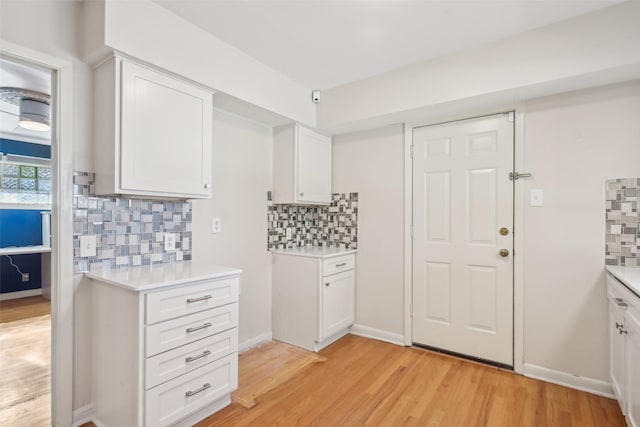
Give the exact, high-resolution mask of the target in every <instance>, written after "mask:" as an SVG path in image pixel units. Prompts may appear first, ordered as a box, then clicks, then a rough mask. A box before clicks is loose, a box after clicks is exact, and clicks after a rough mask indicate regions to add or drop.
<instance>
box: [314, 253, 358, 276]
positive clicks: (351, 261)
mask: <svg viewBox="0 0 640 427" xmlns="http://www.w3.org/2000/svg"><path fill="white" fill-rule="evenodd" d="M355 265H356V257H355V255H353V254H351V255H344V256H339V257H335V258H329V259H325V260H324V261H322V275H323V276H329V275H331V274H336V273H341V272H343V271H348V270H353V269H354V268H355Z"/></svg>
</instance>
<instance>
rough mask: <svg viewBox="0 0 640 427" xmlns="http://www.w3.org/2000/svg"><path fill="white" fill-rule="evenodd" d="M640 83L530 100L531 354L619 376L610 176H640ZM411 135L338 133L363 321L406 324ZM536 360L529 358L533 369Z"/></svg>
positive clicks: (338, 170)
mask: <svg viewBox="0 0 640 427" xmlns="http://www.w3.org/2000/svg"><path fill="white" fill-rule="evenodd" d="M639 111H640V81H637V82H631V83H626V84H619V85H613V86H607V87H602V88H596V89H588V90H582V91H578V92H571V93H566V94H562V95H555V96H551V97H545V98H538V99H534V100H530V101H528V102H527V103H526V114H525V125H524V128H525V135H524V137H525V140H524V145H525V153H524V157H525V164H524V170H523V171H521V172H531V173H533V178H532V179H531V180H527V181H524V182H522V181H521V182H522V185H524V186H525V188H526V189H527V191H526V194H527V196H528V189H532V188H541V189H543V190H544V192H545V193H544V200H545V206H543V207H529V206H526V207H525V208H524V223H525V228H524V259H523V261H522V262H523V263H524V299H525V301H524V323H525V330H524V347H525V348H524V361H525V364H526V365H534V366H537V367H543V368H547V369H552V370H555V371H560V372H565V373H569V374H572V375H577V376H581V377H587V378H591V379H595V380H600V381H608V379H607V363H608V353H607V345H608V341H607V339H608V335H607V333H608V332H607V330H608V329H607V322H608V319H607V303H606V297H605V296H606V292H605V282H604V277H605V276H604V245H605V244H604V242H605V215H604V213H605V184H604V183H605V180H606V179H611V178H620V177H637V176H640V163H639V162H638V159H640V143H638V141H640V120H638V112H639ZM402 155H403V133H402V127H401V126H390V127H385V128H381V129H376V130H372V131H367V132H360V133H357V134H350V135H340V136H336V137H334V159H333V160H334V172H333V185H334V191H339V192H343V191H358V192H359V193H360V198H359V211H358V215H359V223H358V240H359V242H358V248H359V249H358V272H357V314H356V315H357V323H358V324H361V325H363V326H368V327H371V328H375V329H379V330H381V331H386V332H389V333H394V334H402V333H403V319H404V313H403V309H402V307H403V305H402V301H403V300H402V298H403V293H404V290H403V286H402V281H403V276H402V267H403V246H402V245H403V243H402V236H403V201H402V195H403V181H402V177H403V174H404V169H403V157H402ZM526 368H527V366H525V370H526Z"/></svg>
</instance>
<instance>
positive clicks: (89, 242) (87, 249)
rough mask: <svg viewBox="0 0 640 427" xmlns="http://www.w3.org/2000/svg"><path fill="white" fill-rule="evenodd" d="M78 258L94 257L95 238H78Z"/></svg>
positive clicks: (91, 236)
mask: <svg viewBox="0 0 640 427" xmlns="http://www.w3.org/2000/svg"><path fill="white" fill-rule="evenodd" d="M80 256H81V257H83V258H85V257H93V256H96V236H95V234H92V235H90V236H80Z"/></svg>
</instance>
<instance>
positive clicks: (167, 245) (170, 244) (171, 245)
mask: <svg viewBox="0 0 640 427" xmlns="http://www.w3.org/2000/svg"><path fill="white" fill-rule="evenodd" d="M164 250H165V251H175V250H176V235H175V234H174V233H164Z"/></svg>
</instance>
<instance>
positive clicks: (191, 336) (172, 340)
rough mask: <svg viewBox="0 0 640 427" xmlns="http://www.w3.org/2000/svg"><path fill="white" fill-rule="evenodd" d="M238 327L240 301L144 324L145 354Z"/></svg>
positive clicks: (155, 352)
mask: <svg viewBox="0 0 640 427" xmlns="http://www.w3.org/2000/svg"><path fill="white" fill-rule="evenodd" d="M236 326H238V303H233V304H227V305H223V306H222V307H216V308H212V309H210V310H207V311H202V312H200V313H194V314H190V315H189V316H185V317H178V318H177V319H171V320H167V321H166V322H162V323H156V324H155V325H151V326H146V327H145V344H146V345H145V356H146V357H151V356H153V355H155V354H158V353H163V352H165V351H167V350H171V349H174V348H176V347H179V346H181V345H185V344H188V343H190V342H193V341H196V340H199V339H202V338H205V337H208V336H210V335H213V334H217V333H218V332H222V331H226V330H227V329H231V328H235V327H236Z"/></svg>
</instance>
